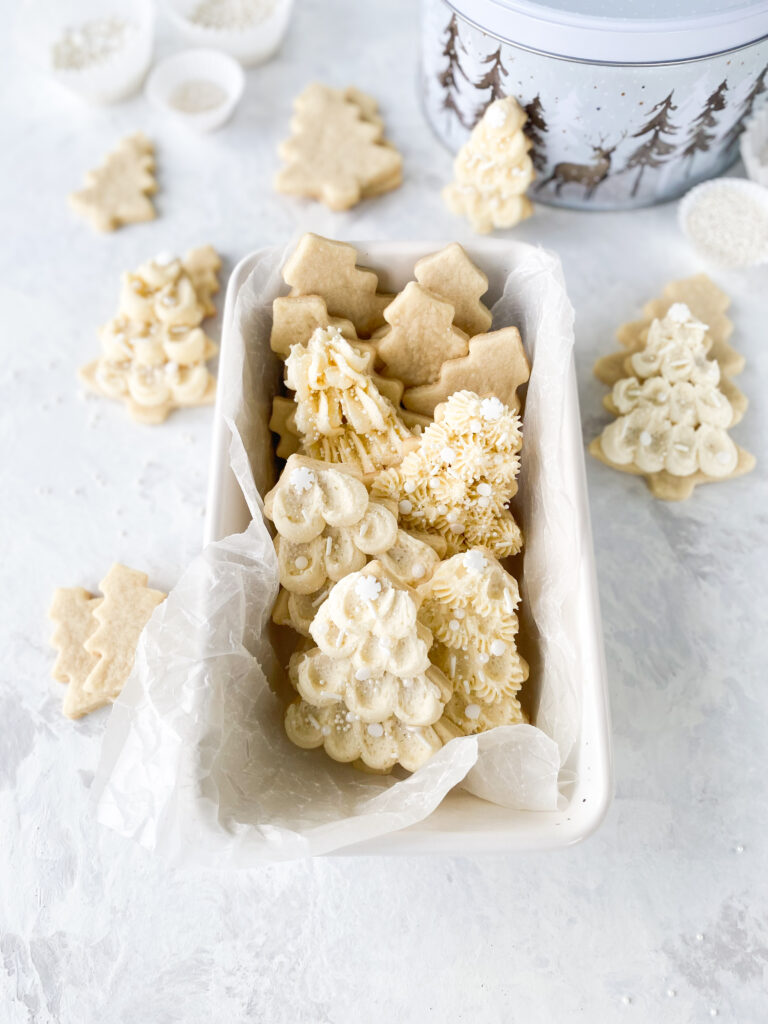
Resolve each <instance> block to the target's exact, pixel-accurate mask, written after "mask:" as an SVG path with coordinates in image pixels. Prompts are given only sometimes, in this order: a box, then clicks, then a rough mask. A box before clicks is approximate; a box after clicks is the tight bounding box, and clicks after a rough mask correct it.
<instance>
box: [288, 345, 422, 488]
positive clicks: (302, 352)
mask: <svg viewBox="0 0 768 1024" xmlns="http://www.w3.org/2000/svg"><path fill="white" fill-rule="evenodd" d="M369 366H370V360H369V356H368V354H367V353H360V352H358V351H357V350H356V349H354V348H353V347H352V346H351V345H350V344H349V342H348V341H346V340H345V339H344V338H343V337H342V335H341V332H340V331H338V330H333V329H329V330H323V329H322V328H318V329H317V330H316V331H315V332H314V334H313V335H312V337H311V338H310V339H309V341H308V343H307V344H306V345H305V346H300V345H294V347H293V348H292V349H291V354H290V355H289V356H288V359H287V360H286V364H285V369H286V375H285V382H286V385H287V386H288V387H289V388H290V389H291V390H292V391H295V393H296V417H295V419H296V427H297V429H298V431H299V434H300V437H301V442H302V448H303V449H304V451H305V452H306V453H307V454H308V455H310V456H311V457H312V458H315V459H320V460H321V461H323V462H341V463H346V464H348V465H351V466H354V467H356V468H357V469H358V470H360V472H361V473H362V475H363V477H364V478H370V477H371V476H372V475H373V474H374V473H376V472H377V471H378V470H379V469H381V468H382V467H384V466H391V465H394V464H396V463H398V462H400V461H401V460H402V458H403V455H404V454H405V451H406V447H407V446H409V445H412V444H413V436H412V435H411V433H410V431H409V430H408V428H407V427H406V426H405V424H404V423H403V421H402V420H401V419H400V417H399V416H398V413H397V410H396V408H395V406H394V405H393V404H392V402H391V401H390V400H389V399H388V398H385V397H384V395H382V394H381V392H380V391H379V389H378V388H377V387H376V384H375V383H374V381H373V378H372V377H371V374H370V373H369Z"/></svg>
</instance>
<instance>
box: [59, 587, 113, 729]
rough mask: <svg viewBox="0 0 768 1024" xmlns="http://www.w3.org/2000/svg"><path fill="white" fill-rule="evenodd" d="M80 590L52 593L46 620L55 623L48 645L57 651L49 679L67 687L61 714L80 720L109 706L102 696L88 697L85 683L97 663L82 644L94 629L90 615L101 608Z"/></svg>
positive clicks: (104, 696) (92, 618) (95, 658)
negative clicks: (49, 619) (51, 678)
mask: <svg viewBox="0 0 768 1024" xmlns="http://www.w3.org/2000/svg"><path fill="white" fill-rule="evenodd" d="M101 601H102V599H101V598H100V597H94V596H93V594H89V593H88V591H87V590H83V588H82V587H60V588H59V589H58V590H56V591H55V592H54V595H53V600H52V602H51V607H50V610H49V612H48V616H49V618H51V619H52V620H53V622H54V623H55V628H54V631H53V636H52V637H51V643H52V644H53V646H54V647H55V648H56V650H57V652H58V653H57V657H56V662H55V664H54V666H53V669H52V670H51V675H52V676H53V678H54V679H57V680H58V681H59V682H60V683H66V684H67V690H66V693H65V696H64V704H63V707H62V710H63V712H64V714H65V715H66V716H67V718H81V717H82V716H83V715H87V714H90V712H91V711H96V710H97V709H98V708H101V707H103V706H104V705H105V704H109V697H108V696H107V695H106V694H105V693H89V692H87V691H86V689H85V681H86V679H87V678H88V676H89V675H90V674H91V672H92V671H93V669H94V668H95V667H96V664H97V662H98V660H99V656H98V655H97V654H91V653H90V652H89V651H86V649H85V646H84V645H85V641H86V640H87V639H88V637H89V636H90V635H91V633H93V632H94V630H95V629H96V619H95V618H94V617H93V613H94V611H95V609H96V608H98V606H99V605H100V604H101Z"/></svg>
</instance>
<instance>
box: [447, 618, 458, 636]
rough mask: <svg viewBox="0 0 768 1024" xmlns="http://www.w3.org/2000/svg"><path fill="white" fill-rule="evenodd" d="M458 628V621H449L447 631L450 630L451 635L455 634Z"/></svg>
mask: <svg viewBox="0 0 768 1024" xmlns="http://www.w3.org/2000/svg"><path fill="white" fill-rule="evenodd" d="M458 628H459V622H458V619H451V621H450V622H449V623H448V629H450V630H451V631H452V632H453V633H455V632H456V630H457V629H458Z"/></svg>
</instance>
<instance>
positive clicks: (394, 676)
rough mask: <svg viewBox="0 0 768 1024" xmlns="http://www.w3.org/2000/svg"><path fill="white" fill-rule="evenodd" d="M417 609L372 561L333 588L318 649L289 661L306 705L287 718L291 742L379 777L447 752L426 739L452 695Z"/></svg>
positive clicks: (412, 596) (320, 616) (318, 625)
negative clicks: (362, 766) (432, 655)
mask: <svg viewBox="0 0 768 1024" xmlns="http://www.w3.org/2000/svg"><path fill="white" fill-rule="evenodd" d="M420 603H421V599H420V597H419V595H418V593H417V592H416V591H414V590H412V589H410V588H409V587H404V586H401V585H400V584H398V583H397V582H396V581H395V580H394V579H393V578H392V577H391V576H389V574H388V573H387V572H386V571H385V570H384V568H383V566H381V565H380V564H379V563H377V562H375V561H374V562H371V563H369V565H367V566H366V568H365V569H363V570H362V571H361V572H355V573H352V574H350V575H348V576H346V577H345V578H344V579H343V580H341V581H340V582H338V583H336V585H335V586H334V587H333V588H332V589H331V591H330V593H329V594H328V597H327V599H326V600H325V601H324V603H323V604H322V605H321V606H320V609H319V611H318V613H317V615H316V616H315V618H314V620H313V622H312V624H311V626H310V634H311V636H312V639H313V640H314V641H315V643H316V644H317V647H315V648H313V649H311V650H309V651H305V652H302V653H300V654H297V655H295V656H294V658H293V659H292V664H291V671H290V674H291V678H292V680H293V682H294V685H295V686H296V689H297V690H298V692H299V694H300V696H301V698H302V701H303V703H301V704H298V705H296V704H294V705H291V707H290V708H289V710H288V713H287V715H286V729H287V731H288V735H289V737H290V738H291V739H292V740H293V741H294V742H296V743H298V745H299V746H307V747H310V746H320V745H321V744H322V745H323V746H324V747H325V750H326V752H327V753H328V754H329V755H330V756H331V757H333V758H334V759H335V760H339V761H355V760H358V759H361V760H362V761H363V762H364V763H365V764H366V765H367V766H368V767H371V768H376V769H379V770H388V769H390V768H392V767H393V766H394V765H395V764H396V763H399V764H401V765H403V767H405V768H408V769H410V770H414V769H415V768H417V767H419V766H420V764H422V763H423V761H424V760H426V758H428V757H429V756H431V754H432V753H434V752H435V750H436V749H439V747H440V746H442V742H441V741H440V739H439V737H438V735H437V734H436V733H435V732H434V730H433V731H432V732H426V733H425V732H421V730H424V729H427V728H429V727H431V726H434V725H435V723H437V722H438V721H439V720H440V718H441V717H442V714H443V709H444V706H445V703H446V701H447V700H448V699H449V698H450V695H451V686H450V683H449V682H448V680H447V679H446V678H445V676H444V675H443V673H442V672H441V671H440V670H439V669H437V668H435V666H434V665H432V663H431V662H430V660H429V650H430V647H431V645H432V634H431V633H430V631H429V629H427V627H426V626H424V625H423V624H422V623H420V622H419V619H418V612H419V605H420ZM310 714H312V715H313V716H314V719H315V723H316V724H315V725H313V724H312V722H311V720H310V718H309V715H310ZM337 719H338V720H337ZM334 723H336V724H334ZM324 726H326V727H327V729H326V730H325V731H324V728H323V727H324ZM414 730H415V731H414Z"/></svg>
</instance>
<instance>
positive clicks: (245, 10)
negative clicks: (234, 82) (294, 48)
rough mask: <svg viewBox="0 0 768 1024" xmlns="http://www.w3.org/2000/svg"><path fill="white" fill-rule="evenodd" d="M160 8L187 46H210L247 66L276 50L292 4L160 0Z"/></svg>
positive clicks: (280, 0)
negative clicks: (162, 8)
mask: <svg viewBox="0 0 768 1024" xmlns="http://www.w3.org/2000/svg"><path fill="white" fill-rule="evenodd" d="M163 6H164V9H165V12H166V14H167V15H168V17H169V18H170V20H171V21H172V22H173V24H174V25H175V26H176V28H177V29H178V30H179V31H180V32H181V34H182V35H183V36H184V38H185V40H186V41H187V42H188V43H189V44H190V45H191V46H202V47H210V46H212V47H215V48H216V49H217V50H224V51H225V52H226V53H229V54H231V56H233V57H235V58H237V60H239V61H240V63H241V64H244V65H245V66H251V65H254V64H261V63H263V62H264V61H266V60H269V58H270V57H271V56H273V54H274V53H275V52H276V51H277V50H278V48H279V46H280V44H281V43H282V41H283V36H284V35H285V31H286V29H287V27H288V19H289V18H290V15H291V9H292V7H293V0H164V3H163Z"/></svg>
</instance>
